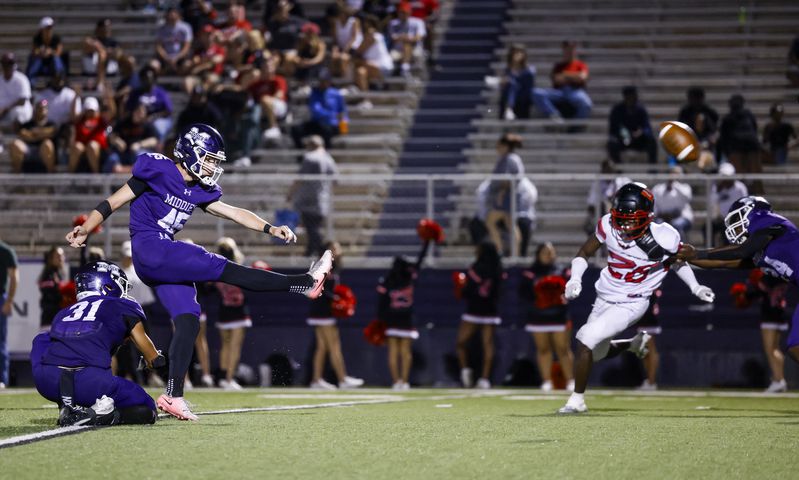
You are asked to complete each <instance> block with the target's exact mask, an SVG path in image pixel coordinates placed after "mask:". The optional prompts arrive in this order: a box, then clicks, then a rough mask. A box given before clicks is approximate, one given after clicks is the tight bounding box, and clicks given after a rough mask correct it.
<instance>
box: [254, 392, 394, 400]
mask: <svg viewBox="0 0 799 480" xmlns="http://www.w3.org/2000/svg"><path fill="white" fill-rule="evenodd" d="M258 398H265V399H267V400H271V399H284V400H313V399H315V398H318V399H322V400H386V399H392V398H403V397H400V396H398V395H390V394H382V395H378V394H371V395H362V394H352V395H348V394H341V393H319V394H313V393H264V394H261V395H258Z"/></svg>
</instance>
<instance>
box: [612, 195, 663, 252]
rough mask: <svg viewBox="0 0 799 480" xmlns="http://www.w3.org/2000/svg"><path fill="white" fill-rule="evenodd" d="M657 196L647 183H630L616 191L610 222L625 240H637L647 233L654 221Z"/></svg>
mask: <svg viewBox="0 0 799 480" xmlns="http://www.w3.org/2000/svg"><path fill="white" fill-rule="evenodd" d="M654 209H655V196H654V195H652V192H651V191H649V188H647V186H646V185H644V184H643V183H639V182H633V183H628V184H626V185H623V186H622V187H621V188H619V189H618V190H617V191H616V195H614V196H613V206H612V207H611V209H610V223H611V226H612V227H613V230H614V232H616V233H617V234H618V235H619V236H620V237H621V238H622V239H623V240H627V241H629V240H635V239H636V238H639V237H641V236H642V235H643V234H645V233H646V229H647V227H649V224H650V223H651V222H652V218H653V217H654V213H653V211H654Z"/></svg>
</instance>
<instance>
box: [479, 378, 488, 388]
mask: <svg viewBox="0 0 799 480" xmlns="http://www.w3.org/2000/svg"><path fill="white" fill-rule="evenodd" d="M477 388H479V389H480V390H490V389H491V381H490V380H489V379H487V378H479V379H477Z"/></svg>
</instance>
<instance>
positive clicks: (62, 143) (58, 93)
mask: <svg viewBox="0 0 799 480" xmlns="http://www.w3.org/2000/svg"><path fill="white" fill-rule="evenodd" d="M41 101H46V102H47V111H48V118H49V119H50V121H52V122H53V123H54V124H55V127H56V144H55V147H56V151H57V152H59V151H64V149H66V148H68V142H69V139H70V138H72V130H73V128H74V126H75V120H77V118H78V115H80V112H81V100H80V96H79V95H78V94H77V92H75V90H73V89H72V88H70V87H69V86H68V85H67V81H66V77H65V75H64V73H59V74H56V75H53V77H52V78H51V79H50V82H49V83H48V84H47V88H45V89H44V90H42V91H41V92H39V93H38V95H36V102H41Z"/></svg>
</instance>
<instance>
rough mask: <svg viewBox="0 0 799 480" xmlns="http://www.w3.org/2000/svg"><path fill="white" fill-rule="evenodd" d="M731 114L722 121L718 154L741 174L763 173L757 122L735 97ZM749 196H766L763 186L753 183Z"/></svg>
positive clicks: (731, 100)
mask: <svg viewBox="0 0 799 480" xmlns="http://www.w3.org/2000/svg"><path fill="white" fill-rule="evenodd" d="M729 106H730V111H729V113H727V115H725V116H724V118H723V119H722V120H721V128H720V136H719V150H720V151H721V153H722V154H723V155H724V156H725V157H726V159H727V161H729V162H730V163H732V165H733V166H734V167H735V171H736V172H738V173H761V172H762V171H763V165H762V163H761V158H760V155H761V150H760V141H759V139H758V131H757V120H756V119H755V116H754V115H753V114H752V112H751V111H749V110H748V109H746V108H744V98H743V97H742V96H741V95H738V94H735V95H733V96H732V97H730V100H729ZM749 192H750V193H752V194H755V195H760V194H762V193H763V182H762V181H759V180H758V181H754V182H752V184H751V185H749Z"/></svg>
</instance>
